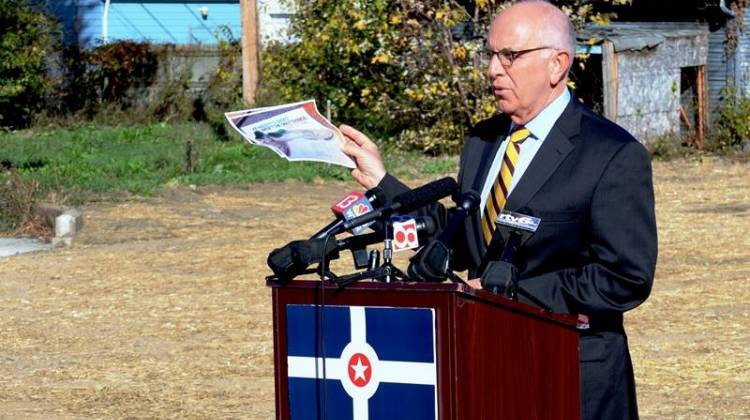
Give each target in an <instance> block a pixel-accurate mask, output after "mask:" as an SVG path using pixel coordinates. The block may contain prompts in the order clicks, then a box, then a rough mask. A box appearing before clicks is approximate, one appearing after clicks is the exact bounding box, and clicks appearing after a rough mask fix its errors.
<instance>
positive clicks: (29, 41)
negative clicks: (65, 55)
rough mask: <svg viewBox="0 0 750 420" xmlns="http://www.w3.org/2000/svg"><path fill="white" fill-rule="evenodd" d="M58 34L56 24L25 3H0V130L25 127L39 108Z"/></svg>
mask: <svg viewBox="0 0 750 420" xmlns="http://www.w3.org/2000/svg"><path fill="white" fill-rule="evenodd" d="M57 34H58V27H57V24H56V22H55V21H54V20H53V19H52V18H50V17H49V16H47V15H46V14H45V13H43V12H42V11H39V10H36V9H34V8H33V7H32V6H31V5H30V4H29V2H28V0H0V126H5V127H22V126H26V125H28V124H29V123H30V121H31V118H32V117H33V113H34V111H36V110H38V109H40V107H41V106H42V101H43V99H44V95H45V93H46V92H47V91H48V89H49V88H50V81H49V79H48V78H47V76H46V65H45V60H46V59H47V58H48V57H49V56H50V54H51V53H52V52H54V51H57V46H58V44H57V40H58V39H59V37H58V36H57Z"/></svg>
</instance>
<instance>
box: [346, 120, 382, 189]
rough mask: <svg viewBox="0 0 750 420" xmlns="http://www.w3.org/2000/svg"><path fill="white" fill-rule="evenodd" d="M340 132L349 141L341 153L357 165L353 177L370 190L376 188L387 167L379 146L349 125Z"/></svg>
mask: <svg viewBox="0 0 750 420" xmlns="http://www.w3.org/2000/svg"><path fill="white" fill-rule="evenodd" d="M339 130H341V134H343V135H344V137H345V138H346V140H347V141H346V143H345V144H344V145H343V146H342V147H341V151H343V152H344V153H346V154H347V155H348V156H349V157H350V158H352V159H353V160H354V163H355V164H356V165H357V167H356V168H354V169H352V177H353V178H354V180H355V181H357V182H358V183H359V184H360V185H362V186H363V187H365V188H366V189H368V190H369V189H371V188H375V187H376V186H377V185H378V184H380V181H381V180H382V179H383V177H385V165H384V164H383V158H381V157H380V151H379V150H378V146H377V145H376V144H375V142H373V141H372V140H370V139H369V138H368V137H367V136H366V135H364V134H362V132H360V131H358V130H356V129H354V128H352V127H349V126H348V125H341V126H339Z"/></svg>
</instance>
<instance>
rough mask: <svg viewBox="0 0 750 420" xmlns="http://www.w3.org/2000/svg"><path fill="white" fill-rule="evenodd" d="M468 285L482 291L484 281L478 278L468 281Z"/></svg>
mask: <svg viewBox="0 0 750 420" xmlns="http://www.w3.org/2000/svg"><path fill="white" fill-rule="evenodd" d="M466 284H468V285H469V286H471V287H473V288H475V289H481V288H482V279H479V278H476V279H471V280H466Z"/></svg>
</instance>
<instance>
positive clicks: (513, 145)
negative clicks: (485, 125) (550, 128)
mask: <svg viewBox="0 0 750 420" xmlns="http://www.w3.org/2000/svg"><path fill="white" fill-rule="evenodd" d="M530 135H531V132H530V131H529V130H527V129H526V128H525V127H523V126H518V127H516V129H515V130H513V132H512V133H511V134H510V142H509V143H508V145H507V146H506V148H505V155H504V156H503V164H502V166H501V167H500V175H498V176H497V179H496V180H495V183H494V184H492V190H490V195H489V196H488V197H487V203H486V204H485V206H484V215H483V216H482V235H483V236H484V243H485V244H489V243H490V240H491V239H492V234H493V233H494V232H495V219H497V215H498V214H499V213H500V210H502V209H503V208H504V207H505V201H506V200H507V199H508V192H509V191H510V184H511V181H513V171H514V170H515V168H516V163H518V156H519V154H520V153H521V143H523V141H524V140H526V139H527V138H529V136H530Z"/></svg>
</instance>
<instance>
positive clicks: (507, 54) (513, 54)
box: [484, 47, 555, 69]
mask: <svg viewBox="0 0 750 420" xmlns="http://www.w3.org/2000/svg"><path fill="white" fill-rule="evenodd" d="M553 49H555V48H554V47H537V48H529V49H527V50H518V51H513V50H511V49H510V48H503V49H502V50H500V51H494V50H491V49H489V48H485V50H484V54H485V56H486V58H487V62H490V61H492V59H493V58H495V57H497V58H498V59H499V60H500V64H502V65H503V67H504V68H506V69H507V68H510V66H512V65H513V62H514V61H516V59H518V57H520V56H522V55H524V54H528V53H530V52H534V51H539V50H553Z"/></svg>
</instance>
